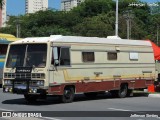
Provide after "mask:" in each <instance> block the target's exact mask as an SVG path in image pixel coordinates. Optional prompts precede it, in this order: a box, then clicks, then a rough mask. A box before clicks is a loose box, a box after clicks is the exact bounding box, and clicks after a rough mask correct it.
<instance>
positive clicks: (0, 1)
mask: <svg viewBox="0 0 160 120" xmlns="http://www.w3.org/2000/svg"><path fill="white" fill-rule="evenodd" d="M3 4H4V0H0V8H1V9H2V7H3Z"/></svg>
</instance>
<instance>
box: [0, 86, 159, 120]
mask: <svg viewBox="0 0 160 120" xmlns="http://www.w3.org/2000/svg"><path fill="white" fill-rule="evenodd" d="M0 111H1V112H2V111H3V112H8V111H27V112H28V111H30V112H38V111H39V112H40V111H51V112H49V113H50V114H55V113H54V112H52V111H63V112H60V115H61V117H53V116H54V115H53V116H49V117H48V116H47V117H44V116H42V117H43V118H34V119H33V120H41V119H48V120H75V119H76V120H82V119H83V120H106V119H107V120H117V119H118V120H128V119H131V120H152V119H153V120H157V119H160V118H156V117H155V116H153V117H136V118H135V117H133V118H129V117H123V118H122V117H120V118H119V117H116V114H117V111H118V112H119V113H118V114H119V115H121V114H125V113H126V114H127V113H129V114H130V115H131V114H132V115H133V114H136V115H139V114H140V115H143V114H144V115H146V114H147V112H146V111H160V98H150V97H147V96H145V95H143V94H134V96H133V97H128V98H122V99H120V98H112V97H111V96H110V95H109V94H106V95H99V96H98V97H97V98H96V99H87V98H86V97H85V96H83V95H76V97H75V100H74V102H73V103H66V104H64V103H60V102H59V101H58V99H57V98H55V97H49V98H47V100H45V101H44V100H38V101H37V102H36V103H32V104H30V103H27V102H26V101H25V99H24V98H23V95H17V94H8V93H3V92H2V89H1V88H0ZM65 111H72V112H70V113H69V114H72V113H73V116H74V115H75V117H65V116H66V114H65V113H66V112H65ZM80 111H90V112H88V114H91V116H89V117H83V118H82V117H76V115H79V116H81V115H82V114H83V112H80ZM91 111H93V112H91ZM99 111H102V112H106V114H109V115H111V116H112V117H103V115H104V114H103V115H102V116H101V117H96V116H98V115H99V114H98V113H101V112H99ZM111 111H112V112H111ZM67 114H68V113H67ZM86 114H87V113H85V114H84V115H86ZM92 114H93V117H92ZM159 114H160V112H159ZM159 117H160V116H159ZM1 119H2V120H3V119H5V120H6V119H7V120H20V119H22V118H0V120H1ZM25 119H26V120H27V118H23V120H25Z"/></svg>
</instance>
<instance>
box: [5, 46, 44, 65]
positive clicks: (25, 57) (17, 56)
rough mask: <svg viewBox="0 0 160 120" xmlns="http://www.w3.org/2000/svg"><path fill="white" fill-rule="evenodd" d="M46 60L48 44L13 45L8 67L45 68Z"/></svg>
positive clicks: (8, 58)
mask: <svg viewBox="0 0 160 120" xmlns="http://www.w3.org/2000/svg"><path fill="white" fill-rule="evenodd" d="M46 59H47V44H23V45H11V46H10V50H9V54H8V57H7V63H6V67H7V68H14V67H45V66H46Z"/></svg>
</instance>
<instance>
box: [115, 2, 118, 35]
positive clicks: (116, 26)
mask: <svg viewBox="0 0 160 120" xmlns="http://www.w3.org/2000/svg"><path fill="white" fill-rule="evenodd" d="M115 28H116V29H115V35H116V36H118V0H116V23H115Z"/></svg>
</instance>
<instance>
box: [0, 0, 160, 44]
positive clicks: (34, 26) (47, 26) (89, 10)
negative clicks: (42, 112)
mask: <svg viewBox="0 0 160 120" xmlns="http://www.w3.org/2000/svg"><path fill="white" fill-rule="evenodd" d="M0 3H1V1H0ZM130 3H143V4H145V3H144V2H141V1H140V0H119V36H120V37H121V38H124V39H126V38H127V24H126V20H127V17H126V15H127V14H128V13H126V12H127V11H129V15H131V16H132V17H131V19H130V21H131V39H151V40H152V41H156V38H157V36H156V35H157V30H158V29H157V28H158V27H157V26H159V25H160V14H159V12H160V9H159V8H160V7H152V8H151V7H149V6H148V5H147V4H145V6H142V7H137V6H129V4H130ZM158 4H159V6H160V3H158ZM115 9H116V3H115V1H114V0H85V2H83V3H81V4H80V5H79V6H78V7H75V8H73V9H72V10H71V11H69V12H65V11H56V10H54V9H50V10H48V11H39V12H36V13H34V14H27V15H21V16H19V17H18V18H17V17H16V16H11V17H10V20H9V21H8V23H7V24H8V26H7V27H5V28H1V29H0V32H2V33H9V34H13V35H16V25H17V24H20V26H21V27H20V28H21V37H23V38H24V37H34V36H49V35H51V34H62V35H78V36H94V37H107V36H111V35H114V34H115ZM159 32H160V29H159Z"/></svg>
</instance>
